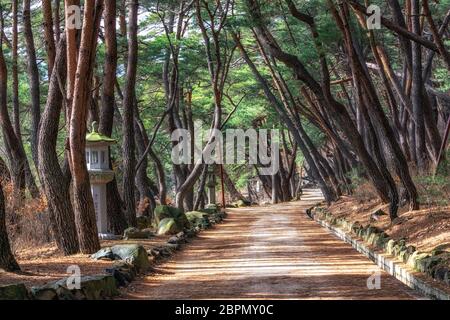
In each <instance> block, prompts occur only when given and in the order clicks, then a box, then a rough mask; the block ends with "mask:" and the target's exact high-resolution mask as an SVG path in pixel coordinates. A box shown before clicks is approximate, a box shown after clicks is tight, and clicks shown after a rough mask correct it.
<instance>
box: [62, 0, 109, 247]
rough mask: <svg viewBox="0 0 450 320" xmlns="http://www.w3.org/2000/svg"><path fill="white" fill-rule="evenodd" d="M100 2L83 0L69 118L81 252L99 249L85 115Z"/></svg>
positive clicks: (74, 196) (99, 15)
mask: <svg viewBox="0 0 450 320" xmlns="http://www.w3.org/2000/svg"><path fill="white" fill-rule="evenodd" d="M102 8H103V1H100V0H97V1H95V0H86V1H85V6H84V18H83V29H82V31H81V43H80V52H79V59H78V64H77V69H76V77H75V86H74V91H73V101H72V108H71V118H70V132H69V145H70V157H71V158H70V169H71V173H72V178H73V200H74V201H73V202H74V210H75V222H76V225H77V232H78V239H79V243H80V250H81V252H82V253H93V252H96V251H98V250H99V249H100V242H99V240H98V235H97V223H96V219H95V210H94V202H93V199H92V194H91V186H90V183H89V173H88V171H87V166H86V156H85V146H86V118H87V110H88V103H89V99H90V94H89V93H90V85H91V81H92V70H93V66H94V60H95V53H96V47H97V37H98V32H99V28H100V20H101V13H102Z"/></svg>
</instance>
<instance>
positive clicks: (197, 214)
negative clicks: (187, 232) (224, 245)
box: [186, 211, 215, 229]
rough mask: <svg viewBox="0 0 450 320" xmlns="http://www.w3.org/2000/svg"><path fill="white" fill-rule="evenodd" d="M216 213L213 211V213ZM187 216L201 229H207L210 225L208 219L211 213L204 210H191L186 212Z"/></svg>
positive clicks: (192, 223) (193, 224)
mask: <svg viewBox="0 0 450 320" xmlns="http://www.w3.org/2000/svg"><path fill="white" fill-rule="evenodd" d="M213 214H215V213H211V215H213ZM186 217H187V219H188V220H189V223H190V224H191V225H192V226H198V227H200V228H201V229H206V228H208V227H209V226H210V221H209V219H208V217H209V214H208V213H205V212H202V211H189V212H186Z"/></svg>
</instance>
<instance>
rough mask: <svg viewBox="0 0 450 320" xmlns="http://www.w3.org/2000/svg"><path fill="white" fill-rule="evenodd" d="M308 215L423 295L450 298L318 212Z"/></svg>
mask: <svg viewBox="0 0 450 320" xmlns="http://www.w3.org/2000/svg"><path fill="white" fill-rule="evenodd" d="M307 213H308V216H310V217H311V218H313V219H314V220H315V221H316V222H318V223H319V224H320V225H321V226H322V227H325V228H327V229H328V230H330V231H331V232H332V233H333V234H334V235H335V236H337V237H338V238H339V239H341V240H343V241H345V242H346V243H349V244H351V245H352V247H353V248H355V249H356V250H357V251H358V252H360V253H362V254H364V255H365V256H366V257H368V258H369V259H370V260H372V261H373V262H375V263H376V264H377V265H378V266H379V267H380V268H381V269H383V270H384V271H386V272H387V273H389V274H390V275H392V276H394V277H395V278H396V279H398V280H400V281H401V282H402V283H404V284H405V285H407V286H408V287H410V288H412V289H414V290H416V291H418V292H420V293H422V294H423V295H425V296H427V297H430V298H432V299H436V300H450V294H448V293H446V292H444V291H442V290H440V289H438V288H435V287H433V286H431V285H430V284H428V283H426V282H425V281H423V280H421V279H419V278H418V277H416V276H414V275H413V274H412V273H411V272H410V271H409V270H407V269H406V268H404V267H402V266H401V265H399V263H397V262H394V261H392V260H391V259H389V258H387V257H385V256H383V255H382V254H379V253H376V252H375V251H373V250H371V249H369V247H368V246H367V245H365V244H364V243H362V241H360V240H356V239H354V238H352V237H351V236H350V235H349V234H348V233H346V232H345V231H343V230H341V229H339V228H336V227H334V226H332V225H331V224H330V223H328V222H327V221H325V220H322V219H320V218H319V217H318V215H317V214H315V213H314V212H311V210H310V209H309V212H307Z"/></svg>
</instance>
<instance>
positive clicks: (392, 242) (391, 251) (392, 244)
mask: <svg viewBox="0 0 450 320" xmlns="http://www.w3.org/2000/svg"><path fill="white" fill-rule="evenodd" d="M396 245H397V241H395V240H394V239H391V240H389V241H388V242H387V243H386V247H385V249H386V252H387V253H388V254H394V247H395V246H396Z"/></svg>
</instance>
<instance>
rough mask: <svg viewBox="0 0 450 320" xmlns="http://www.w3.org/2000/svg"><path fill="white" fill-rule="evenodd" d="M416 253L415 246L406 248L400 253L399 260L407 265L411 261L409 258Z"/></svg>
mask: <svg viewBox="0 0 450 320" xmlns="http://www.w3.org/2000/svg"><path fill="white" fill-rule="evenodd" d="M415 251H416V247H414V246H408V247H406V248H404V249H403V250H401V251H400V253H399V255H398V256H399V258H400V260H402V261H403V262H404V263H407V262H408V260H409V257H410V256H411V255H412V254H413V253H414V252H415Z"/></svg>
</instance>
